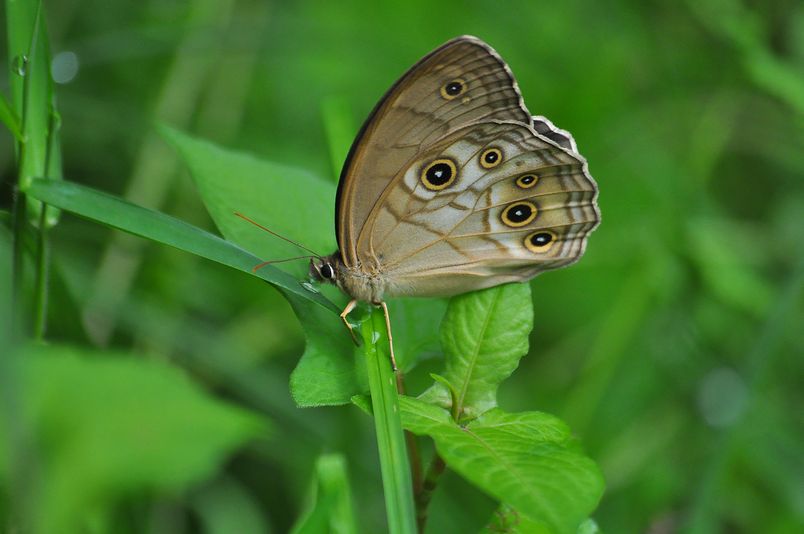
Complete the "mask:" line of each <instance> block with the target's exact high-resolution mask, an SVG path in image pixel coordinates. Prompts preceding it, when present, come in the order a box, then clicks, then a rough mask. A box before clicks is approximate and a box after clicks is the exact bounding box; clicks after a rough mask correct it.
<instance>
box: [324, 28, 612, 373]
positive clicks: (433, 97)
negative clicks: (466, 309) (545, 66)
mask: <svg viewBox="0 0 804 534" xmlns="http://www.w3.org/2000/svg"><path fill="white" fill-rule="evenodd" d="M597 195H598V188H597V185H596V184H595V181H594V180H593V179H592V177H591V176H590V174H589V172H588V169H587V164H586V160H585V159H584V158H583V157H582V156H581V155H580V154H579V153H578V149H577V147H576V145H575V141H574V140H573V138H572V136H571V135H570V134H569V133H568V132H566V131H564V130H561V129H559V128H556V127H555V126H554V125H553V124H552V123H551V122H550V121H549V120H547V119H546V118H544V117H541V116H531V114H530V112H529V111H528V110H527V108H526V107H525V104H524V102H523V100H522V95H521V93H520V91H519V87H518V86H517V83H516V81H515V80H514V76H513V74H512V73H511V70H510V69H509V68H508V65H507V64H506V63H505V61H503V59H502V58H501V57H500V56H499V55H498V54H497V52H495V51H494V50H493V49H492V48H491V47H490V46H489V45H487V44H486V43H484V42H483V41H482V40H480V39H478V38H476V37H472V36H461V37H457V38H455V39H452V40H451V41H448V42H447V43H445V44H444V45H442V46H441V47H439V48H437V49H436V50H434V51H432V52H431V53H429V54H428V55H426V56H425V57H423V58H422V59H421V60H419V62H418V63H416V64H415V65H413V67H411V68H410V70H408V71H407V72H406V73H405V74H404V75H403V76H402V77H401V78H400V79H399V80H398V81H397V82H396V83H395V84H394V85H393V86H392V87H391V88H390V89H389V90H388V92H387V93H386V94H385V96H384V97H383V98H382V99H381V100H380V101H379V103H378V104H377V105H376V107H375V108H374V110H373V111H372V113H371V114H370V115H369V117H368V119H367V120H366V122H365V124H364V125H363V127H362V129H361V130H360V132H359V133H358V135H357V138H356V139H355V141H354V143H353V145H352V147H351V150H350V151H349V155H348V157H347V160H346V163H345V164H344V167H343V170H342V172H341V177H340V182H339V184H338V192H337V197H336V212H335V227H336V233H337V239H338V251H337V252H335V253H334V254H332V255H330V256H326V257H319V258H316V259H315V260H311V262H310V274H311V275H312V276H313V277H314V278H315V279H317V280H319V281H325V282H331V283H334V284H336V285H337V286H338V287H339V288H340V289H341V290H342V291H343V292H345V293H346V294H347V295H349V297H351V300H350V301H349V304H348V305H347V306H346V308H345V309H344V310H343V312H342V313H341V319H342V320H343V322H344V323H345V324H346V326H347V328H349V330H350V332H351V331H352V327H351V325H350V323H349V321H348V319H347V316H348V314H349V313H350V312H351V311H352V310H353V309H354V307H355V305H356V304H357V302H359V301H362V302H368V303H371V304H374V305H379V306H382V308H383V311H384V313H385V321H386V327H387V329H388V336H389V341H390V340H391V339H392V338H391V327H390V318H389V315H388V307H387V305H386V303H385V299H386V298H387V297H396V296H412V297H424V296H428V297H429V296H452V295H456V294H460V293H465V292H469V291H473V290H476V289H482V288H487V287H491V286H496V285H498V284H504V283H507V282H523V281H527V280H530V279H531V278H533V277H534V276H536V275H538V274H540V273H542V272H544V271H547V270H551V269H558V268H560V267H564V266H567V265H570V264H571V263H574V262H576V261H578V259H580V257H581V256H582V255H583V253H584V249H585V248H586V241H587V236H588V235H589V233H590V232H591V231H592V230H594V229H595V228H596V227H597V225H598V223H599V222H600V211H599V209H598V206H597ZM352 335H353V336H354V334H352ZM391 360H392V363H393V364H394V368H395V369H396V363H395V358H394V355H393V345H392V344H391Z"/></svg>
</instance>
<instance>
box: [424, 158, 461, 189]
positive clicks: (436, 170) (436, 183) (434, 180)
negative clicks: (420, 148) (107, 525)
mask: <svg viewBox="0 0 804 534" xmlns="http://www.w3.org/2000/svg"><path fill="white" fill-rule="evenodd" d="M457 177H458V171H457V169H456V167H455V162H454V161H452V160H451V159H447V158H443V159H437V160H435V161H434V162H432V163H430V164H429V165H428V166H427V167H425V168H424V170H423V171H422V176H421V178H422V183H423V184H424V187H426V188H427V189H429V190H431V191H441V190H442V189H446V188H447V187H449V186H450V184H452V182H454V181H455V178H457Z"/></svg>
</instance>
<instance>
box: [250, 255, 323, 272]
mask: <svg viewBox="0 0 804 534" xmlns="http://www.w3.org/2000/svg"><path fill="white" fill-rule="evenodd" d="M318 257H319V256H296V257H295V258H285V259H284V260H271V261H264V262H262V263H258V264H257V265H255V266H254V267H252V268H251V272H252V273H256V272H257V271H259V270H260V269H262V268H263V267H265V266H266V265H271V264H272V263H284V262H286V261H296V260H303V259H306V258H318Z"/></svg>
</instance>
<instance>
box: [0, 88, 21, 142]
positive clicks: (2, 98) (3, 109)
mask: <svg viewBox="0 0 804 534" xmlns="http://www.w3.org/2000/svg"><path fill="white" fill-rule="evenodd" d="M0 122H2V123H3V124H5V125H6V127H7V128H8V129H9V131H10V132H11V133H12V134H13V135H14V137H15V138H16V139H17V141H18V142H22V140H23V139H24V137H23V135H22V130H21V129H20V128H21V126H20V118H19V116H18V115H17V113H16V112H15V111H14V110H13V109H11V106H10V105H9V103H8V100H6V95H4V94H2V93H0Z"/></svg>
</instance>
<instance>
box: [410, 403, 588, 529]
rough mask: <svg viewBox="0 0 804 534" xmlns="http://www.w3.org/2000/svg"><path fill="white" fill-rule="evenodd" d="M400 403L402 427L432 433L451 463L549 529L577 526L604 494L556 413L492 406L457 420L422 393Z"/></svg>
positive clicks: (474, 481) (468, 476) (449, 463)
mask: <svg viewBox="0 0 804 534" xmlns="http://www.w3.org/2000/svg"><path fill="white" fill-rule="evenodd" d="M399 404H400V409H401V411H402V423H403V425H404V426H405V428H406V429H408V430H410V431H412V432H414V433H416V434H420V435H421V434H426V435H428V436H430V437H432V438H433V440H434V441H435V444H436V449H437V450H438V453H439V454H440V455H441V456H442V458H444V460H445V461H446V462H447V465H449V467H450V468H451V469H453V470H455V471H456V472H457V473H459V474H460V475H461V476H463V477H464V478H466V479H467V480H469V481H470V482H472V483H473V484H475V485H476V486H477V487H479V488H480V489H482V490H483V491H485V492H486V493H488V494H489V495H492V496H493V497H495V498H497V499H499V500H500V501H501V502H505V503H508V504H510V505H511V506H513V507H514V508H515V509H516V510H517V511H518V512H519V513H520V514H522V515H524V516H527V517H528V518H529V519H531V520H532V521H535V522H539V523H544V524H545V525H546V526H548V527H549V529H550V531H552V532H556V533H559V534H563V533H574V532H575V531H576V530H577V529H578V526H579V525H580V524H581V523H582V521H584V520H585V519H586V518H587V517H588V516H589V514H590V512H591V511H592V510H594V508H595V506H596V505H597V503H598V501H599V500H600V497H601V495H602V494H603V478H602V475H601V474H600V470H599V469H598V467H597V466H596V465H595V463H594V462H592V460H590V459H589V458H587V457H586V456H584V455H583V453H582V452H581V450H580V448H579V446H578V444H577V442H576V440H575V439H574V438H573V437H572V436H571V435H570V432H569V429H568V428H567V426H566V425H565V424H564V423H563V422H562V421H561V420H559V419H558V418H556V417H554V416H552V415H548V414H545V413H540V412H523V413H517V414H508V413H505V412H503V411H502V410H500V409H499V408H494V409H492V410H490V411H487V412H485V413H483V414H482V415H480V416H479V417H478V418H477V419H474V420H473V421H471V422H469V423H468V424H466V425H459V424H457V423H455V422H454V421H453V420H452V418H451V417H450V414H449V412H447V411H445V410H444V409H442V408H439V407H438V406H434V405H432V404H428V403H426V402H423V401H421V400H418V399H413V398H410V397H401V398H400V402H399Z"/></svg>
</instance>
